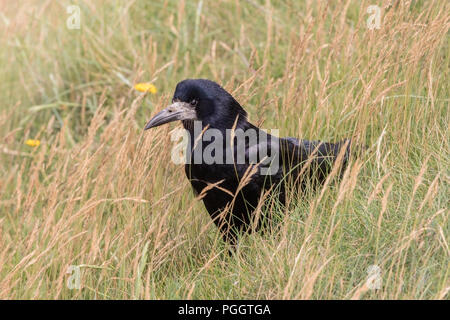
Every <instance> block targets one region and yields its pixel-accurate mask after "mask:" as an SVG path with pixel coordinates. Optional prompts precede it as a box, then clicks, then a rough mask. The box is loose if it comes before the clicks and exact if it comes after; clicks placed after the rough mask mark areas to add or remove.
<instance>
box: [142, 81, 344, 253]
mask: <svg viewBox="0 0 450 320" xmlns="http://www.w3.org/2000/svg"><path fill="white" fill-rule="evenodd" d="M176 120H181V121H182V123H183V126H184V128H185V129H186V130H187V132H188V133H189V137H190V139H189V143H188V146H187V152H186V154H187V159H186V160H187V161H186V165H185V171H186V176H187V178H188V179H189V181H190V182H191V184H192V187H193V189H194V191H195V192H196V193H197V194H198V195H200V197H201V198H202V199H203V202H204V204H205V207H206V210H208V212H209V214H210V216H211V218H212V219H213V220H214V223H215V224H216V226H217V227H218V228H219V229H220V231H221V233H222V235H223V238H224V240H225V241H226V242H228V243H230V244H231V245H232V246H233V247H234V245H235V244H236V241H237V238H238V235H239V233H240V232H252V231H257V230H259V229H262V227H264V226H266V223H267V222H270V221H271V218H272V217H268V216H262V217H255V214H254V212H255V211H256V210H255V209H256V208H257V207H258V206H259V207H260V206H261V205H264V203H265V202H264V201H263V199H268V198H271V199H272V200H273V199H274V198H275V199H277V200H278V202H279V203H280V204H281V205H284V204H285V193H286V188H287V187H289V186H293V187H294V188H297V189H298V190H304V189H305V188H307V187H308V186H309V185H310V186H312V187H317V186H319V185H321V184H323V183H324V181H325V180H326V178H327V176H328V174H329V173H330V172H331V170H332V168H333V165H334V164H335V162H336V160H337V159H339V163H337V167H336V168H338V169H337V170H340V171H339V172H337V175H338V176H340V175H342V171H343V169H344V168H345V167H346V165H347V162H348V158H349V153H350V140H348V139H346V140H344V141H341V142H338V143H323V142H320V141H307V140H297V139H295V138H277V137H275V136H272V135H269V134H267V133H265V131H263V130H261V129H259V128H258V127H256V126H254V125H252V124H251V123H250V122H248V121H247V113H246V112H245V110H244V109H243V108H242V107H241V105H240V104H239V103H238V102H237V101H236V100H235V99H234V98H233V97H232V96H231V94H229V93H228V92H227V91H226V90H225V89H223V88H222V87H221V86H220V85H218V84H217V83H215V82H213V81H210V80H206V79H187V80H184V81H181V82H180V83H178V85H177V87H176V89H175V93H174V95H173V99H172V104H171V105H170V106H168V107H167V108H166V109H164V110H162V111H161V112H159V113H158V114H156V115H155V116H154V117H153V118H152V119H151V120H150V121H149V122H148V123H147V125H146V126H145V130H147V129H150V128H154V127H157V126H160V125H162V124H165V123H168V122H172V121H176ZM196 126H197V130H196ZM239 130H240V133H244V138H242V134H241V135H238V134H237V132H238V131H239ZM208 131H209V132H212V133H214V134H208ZM206 136H209V137H208V138H206ZM254 137H256V138H254ZM223 141H225V142H223ZM214 146H216V147H215V148H214ZM217 146H220V147H217ZM343 148H345V149H343ZM341 150H342V152H341ZM199 155H200V156H199ZM202 155H203V156H204V157H202ZM208 155H209V156H210V158H212V159H207V157H206V156H208ZM197 156H199V157H198V158H196V157H197ZM199 158H200V159H199ZM339 168H340V169H339ZM260 200H261V201H260ZM263 211H264V210H263ZM259 212H261V211H259ZM255 220H256V221H255Z"/></svg>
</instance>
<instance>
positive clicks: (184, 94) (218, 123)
mask: <svg viewBox="0 0 450 320" xmlns="http://www.w3.org/2000/svg"><path fill="white" fill-rule="evenodd" d="M236 119H238V123H239V122H242V121H247V113H246V112H245V110H244V109H243V108H242V107H241V106H240V104H239V103H238V102H237V101H236V100H235V99H234V98H233V97H232V96H231V94H229V93H228V92H227V91H226V90H225V89H223V88H222V87H221V86H219V85H218V84H217V83H215V82H214V81H210V80H206V79H187V80H183V81H181V82H179V83H178V84H177V87H176V89H175V93H174V95H173V98H172V104H171V105H169V106H168V107H167V108H165V109H163V110H162V111H160V112H159V113H157V114H156V115H155V116H154V117H153V118H152V119H151V120H150V121H149V122H148V123H147V125H146V126H145V130H147V129H150V128H154V127H157V126H160V125H162V124H165V123H169V122H172V121H176V120H182V121H183V122H184V123H185V122H189V121H194V120H198V121H201V122H202V125H203V126H206V125H208V126H209V127H211V128H218V129H231V128H232V127H233V125H234V123H235V121H236Z"/></svg>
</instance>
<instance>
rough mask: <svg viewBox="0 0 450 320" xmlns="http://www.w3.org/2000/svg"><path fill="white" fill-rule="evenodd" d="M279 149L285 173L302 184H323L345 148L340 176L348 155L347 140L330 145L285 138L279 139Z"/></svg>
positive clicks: (328, 143)
mask: <svg viewBox="0 0 450 320" xmlns="http://www.w3.org/2000/svg"><path fill="white" fill-rule="evenodd" d="M280 147H281V158H282V162H283V166H284V169H285V173H286V174H287V175H289V176H290V177H294V178H295V179H296V181H298V182H301V183H302V184H304V183H306V182H307V181H306V179H309V180H310V181H311V182H313V183H314V182H318V183H320V184H321V183H323V182H324V181H325V179H326V177H327V176H328V174H329V173H330V172H331V169H332V168H333V165H334V164H335V162H336V160H337V158H338V156H339V153H340V151H341V149H342V148H343V147H345V148H346V150H345V153H344V154H343V157H342V165H341V171H340V173H339V174H342V172H343V169H345V167H346V165H347V163H348V159H349V155H350V140H349V139H346V140H343V141H340V142H337V143H332V142H322V141H308V140H298V139H295V138H292V137H287V138H281V139H280Z"/></svg>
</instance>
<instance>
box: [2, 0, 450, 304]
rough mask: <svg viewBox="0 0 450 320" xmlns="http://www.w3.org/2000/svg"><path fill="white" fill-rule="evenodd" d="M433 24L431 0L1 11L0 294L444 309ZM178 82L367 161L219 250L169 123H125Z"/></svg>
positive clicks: (442, 158) (47, 4)
mask: <svg viewBox="0 0 450 320" xmlns="http://www.w3.org/2000/svg"><path fill="white" fill-rule="evenodd" d="M449 27H450V2H449V1H447V0H434V1H433V0H430V1H426V0H417V1H414V0H411V1H407V0H394V1H376V0H370V1H364V0H363V1H359V0H350V1H348V0H342V1H312V0H311V1H294V0H286V1H274V0H266V1H262V0H247V1H237V0H236V1H234V0H230V1H208V0H194V1H172V0H161V1H144V0H135V1H133V0H131V1H125V0H123V1H122V0H121V1H102V0H93V1H75V0H73V1H72V0H70V1H68V0H67V1H53V0H45V1H44V0H42V1H41V0H39V1H38V0H36V1H35V0H23V1H9V0H0V35H1V37H0V63H1V66H2V67H1V74H0V299H449V290H450V280H449V279H450V277H449V276H450V268H449V253H450V250H449V238H450V233H449V231H450V230H449V191H450V189H449V180H450V171H449V168H450V154H449V138H450V136H449V122H450V113H449V102H450V78H449V71H450V48H449V39H450V37H449V35H450V34H449ZM186 78H208V79H211V80H214V81H216V82H218V83H220V84H221V85H222V86H223V87H224V88H226V89H227V90H228V91H229V92H230V93H232V94H233V96H234V97H235V98H236V99H237V100H238V101H239V102H240V103H241V105H242V106H243V107H244V108H245V109H246V110H247V111H248V113H249V119H250V121H251V122H252V123H254V124H257V125H259V126H260V127H262V128H267V129H270V128H276V129H279V132H280V136H292V137H297V138H304V139H311V140H318V139H320V140H324V141H337V140H341V139H343V138H346V137H351V138H352V139H353V140H354V141H355V142H356V143H358V144H360V145H366V146H367V150H366V151H365V152H364V153H363V155H362V156H360V157H354V158H352V159H351V162H350V165H349V167H348V169H347V170H346V172H345V174H344V177H343V179H342V180H341V181H340V182H339V183H326V184H325V185H324V186H323V188H321V189H320V190H318V191H317V192H314V193H309V194H305V195H304V196H302V197H294V196H292V194H291V195H290V196H289V197H288V204H287V205H286V206H285V207H280V206H278V207H277V206H275V207H273V208H271V209H270V210H274V211H275V212H274V214H277V215H278V216H279V217H280V218H281V220H282V221H281V222H280V227H279V228H278V229H276V230H273V231H272V232H268V233H264V234H258V233H256V234H252V235H246V236H244V237H243V238H242V240H241V242H240V245H239V247H238V250H237V253H236V254H235V255H233V256H229V255H228V254H227V248H226V246H225V245H224V243H223V242H222V239H221V236H220V234H219V232H218V231H217V229H216V227H215V226H214V224H213V223H212V221H211V219H210V217H209V215H208V213H207V212H206V210H205V208H204V205H203V203H202V201H201V200H200V199H198V198H196V196H195V195H194V194H193V192H192V190H191V186H190V184H189V182H188V180H187V179H186V177H185V173H184V167H183V165H179V164H174V163H173V162H172V161H171V152H172V146H173V145H174V143H173V142H172V141H171V138H170V137H171V135H170V133H171V132H172V131H173V130H174V129H176V128H179V127H180V126H181V125H180V124H170V125H166V126H161V127H158V128H156V129H152V130H149V131H143V127H144V125H145V123H146V122H147V121H148V120H149V119H150V118H151V116H152V115H154V114H155V113H156V112H157V111H159V110H161V109H162V108H163V107H165V106H167V104H168V103H169V102H170V100H171V98H172V94H173V91H174V89H175V86H176V84H177V83H178V82H179V81H181V80H183V79H186ZM137 83H150V84H152V85H153V86H154V88H153V90H151V92H146V93H143V92H140V91H138V90H136V89H135V85H136V84H137Z"/></svg>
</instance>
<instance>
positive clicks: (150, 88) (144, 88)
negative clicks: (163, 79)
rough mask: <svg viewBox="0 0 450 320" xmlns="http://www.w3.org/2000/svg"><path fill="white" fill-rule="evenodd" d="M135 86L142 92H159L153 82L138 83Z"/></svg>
mask: <svg viewBox="0 0 450 320" xmlns="http://www.w3.org/2000/svg"><path fill="white" fill-rule="evenodd" d="M134 88H135V89H136V90H137V91H140V92H150V93H151V94H156V92H158V90H157V89H156V87H155V86H154V85H153V84H152V83H148V82H147V83H145V82H144V83H138V84H136V85H135V86H134Z"/></svg>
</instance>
